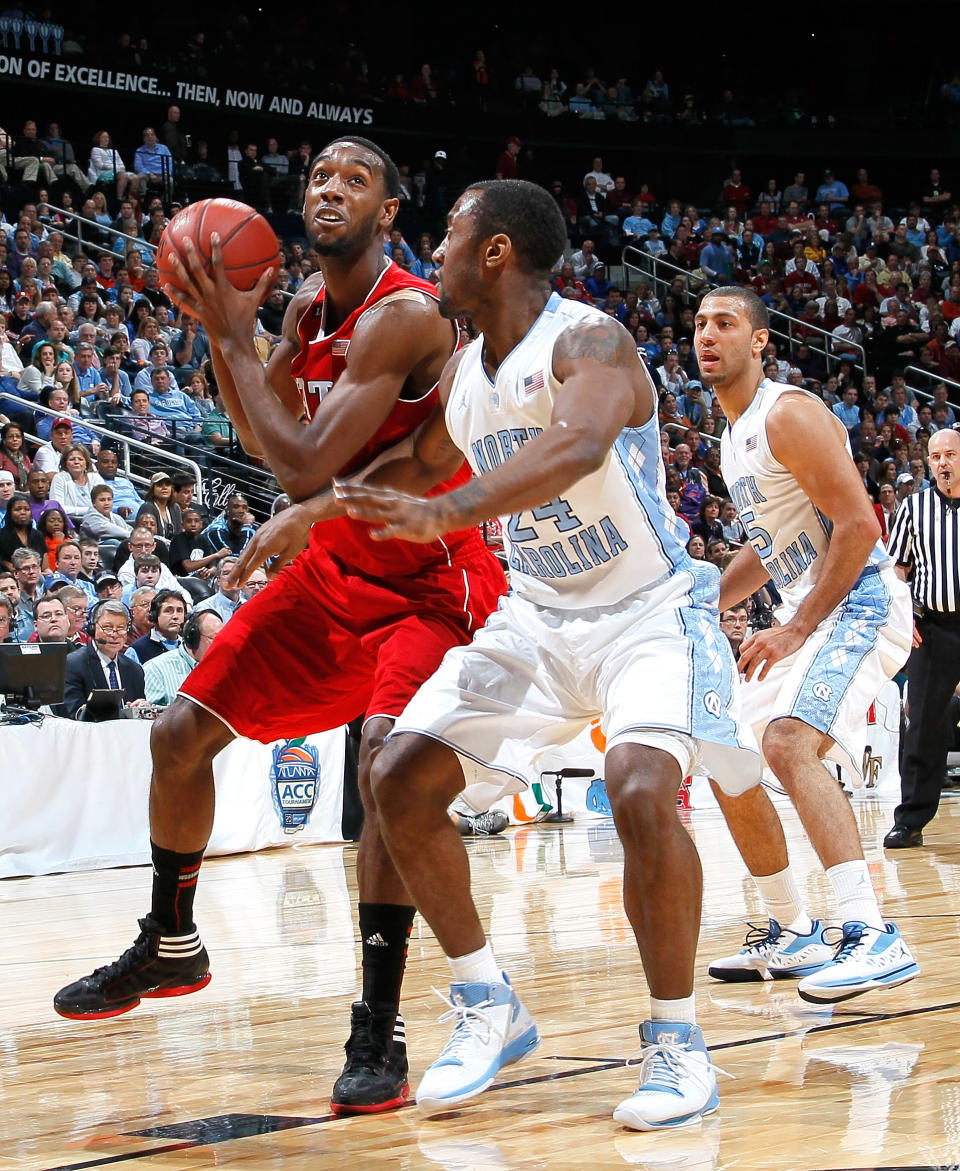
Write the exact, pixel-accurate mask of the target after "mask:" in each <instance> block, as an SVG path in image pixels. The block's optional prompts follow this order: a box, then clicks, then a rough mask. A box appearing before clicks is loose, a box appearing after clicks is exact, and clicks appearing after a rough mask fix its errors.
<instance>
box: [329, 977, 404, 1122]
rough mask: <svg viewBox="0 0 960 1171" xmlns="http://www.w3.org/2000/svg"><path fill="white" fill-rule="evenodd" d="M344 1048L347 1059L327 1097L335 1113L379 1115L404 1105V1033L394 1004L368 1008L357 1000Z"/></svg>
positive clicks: (352, 1011) (401, 1021)
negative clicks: (329, 1096) (331, 1092)
mask: <svg viewBox="0 0 960 1171" xmlns="http://www.w3.org/2000/svg"><path fill="white" fill-rule="evenodd" d="M344 1049H345V1050H346V1053H347V1060H346V1063H345V1064H344V1067H343V1072H342V1073H341V1074H340V1076H339V1077H338V1078H337V1080H336V1082H335V1083H334V1086H333V1094H332V1095H331V1098H330V1109H331V1111H332V1112H333V1113H334V1114H337V1115H340V1114H378V1113H379V1112H380V1111H382V1110H396V1109H397V1107H398V1106H404V1105H406V1102H407V1098H408V1097H409V1094H410V1086H409V1084H408V1082H407V1038H406V1030H405V1028H404V1024H403V1017H401V1016H400V1014H399V1013H398V1012H397V1011H396V1010H395V1009H394V1007H393V1005H379V1004H378V1005H374V1006H373V1007H372V1008H371V1007H370V1005H368V1004H367V1003H366V1001H363V1000H358V1001H356V1003H355V1004H354V1005H353V1007H352V1008H351V1010H350V1036H349V1038H348V1040H347V1043H346V1044H345V1045H344Z"/></svg>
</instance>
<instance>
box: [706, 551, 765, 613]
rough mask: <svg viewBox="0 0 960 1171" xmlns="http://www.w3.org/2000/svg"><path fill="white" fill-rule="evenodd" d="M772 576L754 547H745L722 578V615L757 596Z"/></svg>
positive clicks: (720, 605) (720, 603) (720, 604)
mask: <svg viewBox="0 0 960 1171" xmlns="http://www.w3.org/2000/svg"><path fill="white" fill-rule="evenodd" d="M769 579H770V574H769V573H768V572H767V570H766V569H764V566H763V562H762V561H761V560H760V558H759V557H758V556H757V551H756V549H754V547H753V546H752V545H744V546H743V548H742V549H741V550H740V551H739V552H738V553H737V555H736V556H735V557H734V559H733V560H732V561H731V562H730V564H729V565H728V566H727V568H726V569H725V570H724V571H723V576H722V577H721V578H720V602H719V607H720V613H721V614H722V613H723V612H724V610H729V609H730V607H731V606H736V605H737V604H738V603H740V602H742V601H744V600H745V599H747V598H749V597H750V595H751V594H755V593H756V592H757V590H758V589H760V587H761V586H764V585H766V583H767V582H768V581H769Z"/></svg>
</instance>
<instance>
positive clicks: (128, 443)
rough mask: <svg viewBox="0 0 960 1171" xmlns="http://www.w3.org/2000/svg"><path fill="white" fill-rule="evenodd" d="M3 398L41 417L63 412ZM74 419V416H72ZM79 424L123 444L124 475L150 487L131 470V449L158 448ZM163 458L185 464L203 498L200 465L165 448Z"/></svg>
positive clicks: (95, 425)
mask: <svg viewBox="0 0 960 1171" xmlns="http://www.w3.org/2000/svg"><path fill="white" fill-rule="evenodd" d="M3 397H4V398H5V399H8V400H9V401H10V402H14V403H16V404H17V405H18V406H22V407H26V408H27V409H28V410H30V411H33V412H35V413H39V414H41V415H51V416H53V417H54V418H56V417H58V416H59V415H61V414H62V413H63V412H62V411H54V410H52V409H51V408H50V407H45V406H43V405H42V404H41V403H34V402H31V401H30V400H29V399H26V398H20V396H19V395H16V394H11V393H10V392H9V391H4V392H3ZM71 417H72V416H71ZM77 422H78V423H80V424H82V425H83V426H84V427H86V428H87V430H88V431H93V432H94V434H96V435H103V436H104V437H105V438H107V439H110V440H112V441H113V442H114V443H122V444H123V445H124V452H123V454H124V474H125V475H126V476H127V478H128V479H130V480H136V481H137V482H138V483H141V484H146V485H148V484H149V483H150V481H149V480H148V479H147V478H146V477H145V476H140V475H137V474H136V473H135V472H132V471H131V469H130V448H131V447H135V448H137V449H139V450H141V451H147V452H150V453H151V454H152V455H153V456H154V457H156V455H157V446H156V444H153V443H144V442H143V441H142V440H140V439H134V438H133V436H132V435H121V434H120V433H119V432H118V431H111V430H110V428H109V427H104V426H102V425H101V424H99V423H94V422H92V421H91V420H90V419H88V418H84V417H83V416H82V415H81V416H79V417H77ZM26 437H27V438H28V439H29V440H31V442H34V443H41V444H42V443H46V442H47V440H45V439H41V438H40V436H39V435H31V434H30V433H29V432H27V433H26ZM162 450H163V458H164V460H165V461H167V460H169V461H170V462H172V463H175V464H183V465H184V466H185V467H186V468H189V470H190V471H191V472H192V473H193V476H194V479H195V480H196V484H197V496H198V497H200V498H201V499H202V497H203V476H202V474H201V472H200V465H199V464H198V463H197V462H196V460H192V459H188V458H187V457H186V456H184V455H178V454H177V453H176V452H174V451H168V450H167V449H166V448H163V449H162Z"/></svg>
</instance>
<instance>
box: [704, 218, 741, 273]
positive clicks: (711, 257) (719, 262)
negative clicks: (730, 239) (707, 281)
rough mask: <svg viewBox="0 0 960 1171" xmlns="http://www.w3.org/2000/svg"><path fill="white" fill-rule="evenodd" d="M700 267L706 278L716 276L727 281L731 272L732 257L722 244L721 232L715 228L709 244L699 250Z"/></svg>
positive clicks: (725, 245)
mask: <svg viewBox="0 0 960 1171" xmlns="http://www.w3.org/2000/svg"><path fill="white" fill-rule="evenodd" d="M700 267H701V268H702V269H703V271H704V272H705V273H706V274H707V275H708V276H717V277H720V278H722V279H724V280H729V278H730V274H731V272H732V271H733V257H732V255H731V253H730V249H729V247H728V246H727V244H726V243H725V242H724V235H723V232H722V231H721V230H720V229H719V228H715V229H714V231H713V233H712V234H711V236H710V243H709V244H705V245H704V247H703V248H702V249H701V250H700Z"/></svg>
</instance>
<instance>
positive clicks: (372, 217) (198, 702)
mask: <svg viewBox="0 0 960 1171" xmlns="http://www.w3.org/2000/svg"><path fill="white" fill-rule="evenodd" d="M398 192H399V177H398V175H397V169H396V166H395V165H394V163H393V162H392V160H391V159H390V158H389V156H388V155H386V154H385V153H384V152H383V151H382V150H381V149H380V148H379V147H378V146H376V145H375V144H374V143H372V142H369V141H368V140H366V139H361V138H352V137H348V138H342V139H335V140H334V141H333V142H331V143H330V144H329V145H328V146H327V147H325V148H324V150H323V151H322V152H321V153H320V155H319V156H318V157H317V159H316V161H315V162H314V165H313V168H312V170H311V174H310V179H309V182H308V185H307V190H306V196H305V203H304V219H305V223H306V226H307V231H308V233H309V234H310V235H311V236H312V237H313V239H314V243H315V247H316V249H317V251H318V252H319V253H320V255H321V257H322V258H323V259H322V262H321V270H320V272H319V273H317V274H315V275H314V276H311V277H310V278H309V279H308V280H307V281H305V282H304V284H303V285H302V286H301V288H300V289H299V290H298V292H297V294H296V296H295V297H294V298H293V300H292V301H291V302H290V305H289V307H288V309H287V312H286V316H285V318H284V326H283V336H282V339H281V341H280V342H279V343H278V345H277V347H276V349H275V350H274V352H273V354H272V356H271V358H270V361H269V363H268V364H267V367H266V370H264V368H263V366H262V365H261V364H260V361H259V359H258V357H257V354H256V350H255V349H254V346H253V334H254V323H255V318H256V312H257V308H258V306H259V304H260V302H261V300H262V298H263V295H264V294H265V292H266V289H267V287H268V285H269V283H270V281H271V280H272V278H273V275H275V274H274V273H273V271H271V272H268V273H266V274H264V277H263V279H262V280H261V281H260V282H259V284H258V285H257V287H256V288H255V289H254V290H253V291H252V292H250V293H242V292H239V291H238V290H236V289H234V288H233V287H232V286H231V285H230V284H229V283H228V281H227V279H226V276H225V274H224V273H223V270H222V265H221V264H220V263H219V248H218V246H217V245H216V244H214V270H215V272H214V276H213V277H212V278H210V277H208V276H206V275H205V274H204V273H203V271H202V269H201V267H200V265H199V264H198V263H196V259H197V258H196V254H195V253H194V254H193V255H192V256H191V257H188V264H189V269H187V268H185V267H184V266H182V265H181V266H179V268H178V278H177V284H176V285H174V286H172V288H171V291H172V292H173V293H174V295H175V297H176V299H177V300H178V302H179V303H180V304H181V307H182V308H184V309H186V310H187V311H189V312H192V313H194V314H195V315H196V316H197V317H198V318H199V319H200V320H201V321H202V322H203V324H204V327H205V328H206V331H207V333H208V335H209V338H210V342H211V349H212V354H213V364H214V370H215V373H216V376H217V384H218V386H219V389H220V393H221V395H222V397H223V399H224V402H225V404H226V405H227V409H228V411H229V413H230V417H231V420H232V422H233V425H234V427H235V428H236V430H237V433H238V435H239V437H240V439H241V441H242V443H243V445H244V447H245V449H246V450H247V451H248V452H250V453H258V454H262V455H263V456H264V458H265V459H266V460H267V461H268V463H269V464H270V466H271V468H272V469H273V471H274V473H275V475H276V477H277V479H278V480H279V482H280V483H281V485H282V487H283V489H284V490H285V491H286V492H287V493H288V494H289V496H290V497H291V499H292V500H294V501H300V500H305V499H307V498H310V497H315V496H316V494H317V493H319V492H322V491H323V490H324V489H325V488H326V487H327V486H328V485H329V484H330V481H331V479H332V478H333V477H334V476H335V475H347V474H350V473H351V472H353V471H355V470H357V469H359V468H361V467H364V466H366V465H367V464H369V463H370V462H371V461H372V460H374V459H375V458H376V456H377V455H378V454H379V453H380V452H381V451H384V450H386V449H388V448H393V447H394V445H395V444H396V443H397V442H398V441H399V440H402V439H403V438H404V437H405V436H408V435H410V434H412V432H413V430H414V429H415V428H416V427H417V426H418V425H419V424H420V423H421V422H422V421H423V420H424V419H426V418H427V416H429V415H430V414H431V412H432V410H433V407H434V406H435V404H436V402H437V382H438V380H439V377H440V373H441V371H442V369H443V366H444V363H445V362H446V360H447V359H448V358H449V357H450V355H451V353H452V352H453V351H454V350H455V349H456V345H457V342H456V330H455V329H454V328H453V326H452V324H451V323H450V322H449V321H445V320H443V319H442V318H441V317H440V315H439V313H438V311H437V298H436V294H435V292H434V290H433V287H432V286H431V285H429V284H427V283H426V282H425V281H421V280H419V279H417V278H416V277H413V276H410V275H409V274H407V273H405V272H403V271H402V270H401V269H399V268H398V267H397V266H396V265H395V264H393V263H392V262H391V261H389V260H388V259H387V258H386V256H385V255H384V252H383V247H382V238H383V233H384V231H385V230H386V229H388V228H389V226H390V224H391V223H392V222H393V219H394V216H395V215H396V212H397V207H398V199H397V195H398ZM447 455H448V453H444V457H445V458H446V456H447ZM468 477H469V469H468V468H467V465H466V464H464V465H462V467H461V468H460V470H459V471H458V472H457V473H456V475H455V476H454V477H453V478H452V479H450V480H448V481H447V482H446V483H445V484H441V485H440V486H439V487H438V489H437V491H444V490H449V488H451V487H453V486H456V485H458V484H461V483H463V482H464V481H465V480H466V479H467V478H468ZM331 499H332V498H331ZM297 507H298V506H297V505H296V504H295V505H294V507H293V509H289V510H287V512H288V513H290V514H291V516H290V518H289V519H288V521H287V522H286V523H287V524H288V525H289V523H290V522H291V521H292V520H293V519H294V518H295V517H296V510H297ZM337 507H338V506H336V505H334V506H333V508H332V509H331V512H334V511H336V510H337ZM283 515H284V516H285V515H286V514H283ZM299 548H302V543H301V544H300V545H299ZM505 588H506V583H505V581H504V578H503V573H502V571H501V570H500V567H499V565H498V563H497V562H496V560H495V559H494V558H493V557H492V555H491V554H489V553H488V552H487V551H486V549H485V548H484V546H483V543H482V540H481V538H480V536H479V533H478V531H477V530H475V529H470V530H466V531H461V532H456V533H449V534H447V535H446V536H445V537H443V538H442V539H440V540H438V541H436V542H434V543H433V544H432V545H430V546H424V545H418V544H413V543H405V542H400V541H395V542H391V543H390V545H389V546H386V545H384V544H383V543H378V542H374V541H372V540H371V539H370V537H369V529H368V527H367V526H366V525H364V524H362V523H358V522H355V521H352V520H349V519H348V518H346V517H345V516H335V517H334V518H333V519H330V520H328V521H327V522H326V523H324V524H320V525H316V526H314V528H313V530H312V534H311V536H310V544H309V546H308V548H307V549H306V550H305V551H304V552H303V553H302V554H301V555H300V556H299V557H297V559H296V560H295V562H294V563H293V564H292V565H291V566H289V567H288V568H286V569H284V570H283V571H282V572H281V573H280V575H279V577H278V578H277V579H276V581H275V582H273V583H272V584H271V585H270V586H269V587H268V588H267V589H266V590H263V591H262V592H261V593H260V594H259V595H258V596H257V597H255V598H254V599H252V600H251V601H249V602H247V603H246V604H245V605H244V606H243V607H242V608H241V609H240V610H239V611H238V612H237V613H236V614H235V615H234V617H233V618H231V620H230V622H229V623H228V624H227V625H226V626H225V627H224V629H223V630H222V631H221V632H220V634H218V636H217V638H216V640H215V641H214V643H213V644H212V646H211V648H210V649H209V651H208V652H207V654H206V655H205V656H204V659H203V662H202V663H200V664H198V665H197V667H196V668H195V669H194V671H193V672H192V673H191V674H190V676H189V677H188V679H187V680H186V681H185V683H184V685H183V688H182V691H181V694H180V696H179V697H178V698H177V700H176V701H175V703H174V704H172V705H171V707H170V708H169V709H168V710H167V711H166V712H165V713H164V714H163V715H162V716H161V717H160V719H158V720H157V722H156V723H155V724H154V725H153V731H152V736H151V751H152V755H153V777H152V782H151V789H150V831H151V832H150V836H151V850H152V856H153V868H154V878H153V900H152V906H151V910H150V913H149V915H148V916H147V917H146V918H145V919H142V920H141V921H140V927H141V934H140V936H139V937H138V939H137V940H136V942H135V943H134V945H133V946H132V947H131V948H129V949H128V950H127V951H126V952H124V953H123V955H122V956H121V957H120V958H119V960H117V961H116V962H115V963H113V964H110V965H109V966H108V967H106V968H99V969H97V971H96V972H94V973H93V974H92V975H90V976H86V977H84V978H83V979H81V980H79V981H77V982H76V983H74V984H71V985H69V986H67V987H66V988H63V989H61V991H60V992H59V993H58V994H57V996H56V997H55V999H54V1007H55V1008H56V1010H57V1012H59V1013H60V1014H61V1015H63V1016H67V1017H70V1018H72V1019H85V1018H89V1017H95V1018H96V1017H109V1016H116V1015H118V1014H120V1013H122V1012H127V1011H128V1010H129V1009H131V1008H134V1007H136V1005H137V1004H139V1002H140V998H141V997H145V996H177V995H182V994H184V993H187V992H193V991H196V990H197V989H199V988H202V987H204V986H205V984H206V983H207V982H208V981H209V979H210V975H209V971H208V959H207V953H206V950H205V949H204V948H203V946H202V944H201V942H200V937H199V934H198V932H197V928H196V926H195V924H194V921H193V896H194V891H195V887H196V882H197V875H198V871H199V868H200V863H201V860H202V857H203V851H204V849H205V847H206V844H207V840H208V838H209V834H210V830H211V828H212V825H213V811H214V786H213V772H212V761H213V758H214V756H215V755H216V754H217V753H218V752H219V751H220V750H221V749H222V748H224V747H225V746H226V745H227V744H228V743H230V741H231V740H232V739H233V738H234V736H237V735H242V736H248V737H251V738H253V739H257V740H261V741H264V742H268V741H270V740H274V739H277V738H280V737H292V736H300V735H306V734H308V733H311V732H319V731H322V730H324V729H327V728H332V727H337V726H338V725H340V724H343V723H346V722H348V721H349V720H352V719H354V718H356V717H357V716H358V715H359V714H360V713H362V712H366V713H367V719H366V722H365V724H364V728H363V738H362V743H361V754H360V786H361V793H362V795H363V801H364V808H365V811H366V818H365V823H364V829H363V835H362V838H361V841H360V849H359V853H358V859H357V879H358V887H359V891H360V903H359V921H360V934H361V939H362V941H363V993H362V1000H361V1001H359V1002H358V1003H356V1004H355V1005H354V1006H353V1015H352V1022H351V1025H352V1027H351V1034H350V1039H349V1040H348V1042H347V1045H346V1050H347V1061H346V1065H345V1067H344V1070H343V1072H342V1074H341V1075H340V1077H339V1078H338V1080H337V1083H336V1085H335V1086H334V1093H333V1101H332V1104H331V1105H332V1108H333V1110H334V1112H336V1113H365V1112H372V1111H377V1110H386V1109H390V1108H392V1107H394V1106H399V1105H402V1103H403V1101H404V1100H405V1098H406V1096H407V1092H408V1090H407V1059H406V1046H405V1042H404V1033H403V1022H402V1019H401V1018H400V1017H399V1014H398V1005H399V997H400V983H401V980H402V977H403V966H404V961H405V958H406V948H407V940H408V937H409V934H410V929H411V926H412V923H413V916H414V907H413V905H412V901H411V899H410V896H409V895H408V894H407V891H406V890H405V888H404V886H403V883H402V882H401V881H400V878H399V876H398V875H397V873H396V870H395V869H394V867H393V864H392V862H391V861H390V858H389V855H388V854H387V852H386V850H385V848H384V846H383V842H382V839H381V836H380V831H379V827H378V824H377V820H376V812H375V806H374V805H373V803H372V801H370V800H369V786H368V778H369V771H370V765H371V761H372V760H373V758H374V756H375V755H376V753H377V752H378V750H379V748H380V746H381V744H382V743H383V740H384V737H385V736H386V735H387V733H388V732H389V731H390V728H391V727H392V725H393V721H394V719H395V718H396V717H397V716H399V715H400V713H401V712H402V710H403V708H404V707H405V706H406V703H407V701H408V700H409V699H410V698H411V697H412V696H413V694H414V692H415V691H416V690H417V688H418V687H419V685H420V684H421V683H422V682H423V681H424V680H425V679H427V678H428V677H429V676H430V675H431V674H432V673H433V671H434V669H435V668H436V667H437V666H438V665H439V663H440V660H441V658H442V657H443V654H444V652H445V651H446V650H447V649H448V648H449V647H451V646H454V645H456V644H460V643H467V642H469V641H470V639H471V637H472V635H473V632H474V630H475V629H477V627H479V626H480V625H482V624H483V622H484V621H485V619H486V617H487V615H488V614H489V613H490V611H491V610H492V609H493V608H494V607H495V605H496V603H497V599H498V598H499V596H500V595H501V594H502V593H503V592H504V591H505Z"/></svg>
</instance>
